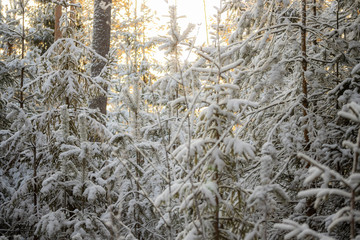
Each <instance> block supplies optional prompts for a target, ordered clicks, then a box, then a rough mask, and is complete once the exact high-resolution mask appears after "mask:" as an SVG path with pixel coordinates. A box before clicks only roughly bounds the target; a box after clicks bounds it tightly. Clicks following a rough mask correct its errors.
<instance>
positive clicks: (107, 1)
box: [90, 0, 111, 114]
mask: <svg viewBox="0 0 360 240" xmlns="http://www.w3.org/2000/svg"><path fill="white" fill-rule="evenodd" d="M110 29H111V0H95V2H94V23H93V43H92V47H93V49H94V50H95V51H96V52H97V53H98V54H99V55H101V56H103V57H105V55H106V54H107V53H108V52H109V48H110ZM105 64H106V63H105V62H104V61H100V60H99V59H96V58H95V59H94V62H93V64H92V67H91V75H92V76H93V77H95V76H98V75H99V74H100V73H101V70H102V69H103V68H104V66H105ZM103 88H104V89H105V90H107V86H103ZM106 105H107V97H106V95H99V96H97V97H95V98H94V99H92V100H91V103H90V107H91V108H99V109H100V112H101V113H103V114H106Z"/></svg>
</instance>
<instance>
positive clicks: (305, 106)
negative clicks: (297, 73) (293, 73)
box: [301, 0, 309, 148]
mask: <svg viewBox="0 0 360 240" xmlns="http://www.w3.org/2000/svg"><path fill="white" fill-rule="evenodd" d="M301 7H302V11H301V23H302V26H301V55H302V73H301V77H302V93H303V95H304V98H303V100H302V105H303V116H304V117H307V115H308V113H307V109H308V106H309V103H308V99H307V95H308V89H307V79H306V74H305V73H306V71H307V56H306V0H302V2H301ZM305 124H307V123H305ZM304 139H305V146H306V148H308V147H309V146H308V145H309V132H308V129H307V127H305V128H304Z"/></svg>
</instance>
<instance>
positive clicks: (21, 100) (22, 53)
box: [19, 0, 25, 108]
mask: <svg viewBox="0 0 360 240" xmlns="http://www.w3.org/2000/svg"><path fill="white" fill-rule="evenodd" d="M21 7H22V12H21V13H22V32H21V59H24V57H25V1H24V0H22V1H21ZM23 64H24V63H23ZM24 79H25V67H24V66H22V67H21V72H20V98H19V102H20V108H24V91H23V87H24Z"/></svg>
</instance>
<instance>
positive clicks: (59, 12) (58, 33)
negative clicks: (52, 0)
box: [54, 5, 62, 41]
mask: <svg viewBox="0 0 360 240" xmlns="http://www.w3.org/2000/svg"><path fill="white" fill-rule="evenodd" d="M61 15H62V7H61V5H56V7H55V30H54V40H55V41H56V40H58V39H59V38H62V34H61V30H60V18H61Z"/></svg>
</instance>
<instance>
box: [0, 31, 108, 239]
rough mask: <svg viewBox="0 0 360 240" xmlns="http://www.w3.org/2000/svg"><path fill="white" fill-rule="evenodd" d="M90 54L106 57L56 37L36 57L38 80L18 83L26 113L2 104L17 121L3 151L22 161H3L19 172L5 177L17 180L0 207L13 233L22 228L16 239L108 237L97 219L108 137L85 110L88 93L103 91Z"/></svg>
mask: <svg viewBox="0 0 360 240" xmlns="http://www.w3.org/2000/svg"><path fill="white" fill-rule="evenodd" d="M67 30H69V29H67ZM69 32H71V31H66V32H63V35H65V36H66V34H67V33H69ZM93 58H101V60H104V61H106V60H105V59H103V58H102V57H101V56H99V55H98V54H96V53H95V52H94V50H92V49H90V48H88V47H86V46H85V45H84V44H82V43H81V42H78V41H76V40H74V39H71V38H62V39H59V40H57V41H56V42H55V43H54V44H53V45H52V46H51V47H50V48H49V49H48V50H47V51H46V52H45V54H44V55H43V56H42V57H41V59H40V62H39V64H38V71H37V77H36V78H35V79H34V80H32V81H31V82H29V83H27V84H26V86H24V90H26V91H27V92H29V93H32V94H33V95H34V96H36V98H33V103H34V106H35V108H34V110H33V112H31V113H24V111H23V110H22V109H21V108H19V107H16V106H13V107H11V106H10V107H9V108H11V109H12V112H11V114H9V115H8V118H9V120H10V121H11V120H12V119H13V118H14V119H15V120H16V121H15V120H14V123H13V127H12V129H14V134H12V135H10V136H9V137H8V138H7V139H6V140H5V141H3V142H2V148H3V149H4V151H7V152H8V153H9V154H8V155H9V156H11V157H15V156H16V154H20V156H24V157H26V159H29V160H27V161H28V162H29V163H26V162H25V161H22V162H21V161H19V160H21V158H15V162H14V163H13V164H12V165H11V166H9V168H8V173H9V174H12V173H13V171H15V172H16V171H17V168H19V169H23V171H22V172H25V173H26V174H24V176H26V177H24V178H22V177H21V176H19V175H13V174H12V175H13V176H14V178H13V180H12V181H16V184H14V185H13V188H14V189H13V192H12V197H11V198H10V199H9V200H8V201H6V202H5V203H4V205H2V211H3V212H4V213H5V214H4V216H6V217H7V218H8V219H10V221H11V222H12V223H15V224H10V226H12V227H13V228H15V230H18V229H19V226H20V227H24V228H28V229H26V230H27V232H26V233H25V232H24V233H22V234H23V236H27V237H29V236H35V238H36V236H37V237H41V238H48V237H56V238H63V237H65V238H70V237H72V238H75V239H89V238H97V237H100V236H102V237H105V238H109V237H110V235H111V232H109V230H108V228H107V227H106V225H105V223H104V222H103V221H102V220H101V215H102V214H103V213H105V211H106V198H104V196H106V195H107V192H106V190H105V189H107V186H106V184H107V182H106V181H105V180H104V179H103V178H106V177H105V176H103V175H101V174H100V175H98V171H99V169H100V168H101V167H102V164H103V163H104V160H105V159H106V155H107V152H108V150H109V146H108V145H107V144H106V142H107V140H108V139H110V137H111V134H110V133H109V132H108V131H107V130H106V127H105V125H104V123H105V120H104V119H103V116H102V115H101V114H100V113H99V112H97V111H96V110H90V109H89V108H88V107H87V105H88V102H89V100H90V99H91V97H94V96H95V93H98V92H101V93H103V92H104V89H103V88H102V87H101V86H103V85H106V84H107V82H106V80H104V79H105V76H106V75H107V73H106V72H102V73H101V74H100V76H98V77H96V78H92V77H91V76H90V63H91V60H92V59H93ZM21 123H22V124H21ZM19 142H20V143H21V144H20V145H19V144H18V143H19ZM18 146H19V147H18ZM15 147H17V148H16V149H14V148H15ZM20 147H21V148H20ZM24 157H23V159H24ZM10 163H11V162H10ZM24 163H26V164H24ZM31 163H33V164H32V165H30V164H31ZM29 165H30V166H33V168H31V167H30V166H29ZM4 169H6V168H4ZM19 172H20V171H19ZM16 176H17V177H16ZM15 177H16V178H15ZM29 196H33V198H29ZM33 199H34V200H33ZM19 217H21V218H19ZM20 224H21V225H20ZM24 234H28V235H24Z"/></svg>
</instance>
